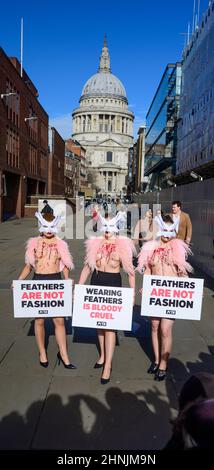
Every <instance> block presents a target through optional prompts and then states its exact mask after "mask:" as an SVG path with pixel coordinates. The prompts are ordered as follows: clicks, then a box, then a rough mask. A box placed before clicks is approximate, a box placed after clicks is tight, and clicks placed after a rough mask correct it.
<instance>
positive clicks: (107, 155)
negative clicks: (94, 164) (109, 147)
mask: <svg viewBox="0 0 214 470" xmlns="http://www.w3.org/2000/svg"><path fill="white" fill-rule="evenodd" d="M106 161H107V162H112V152H107V154H106Z"/></svg>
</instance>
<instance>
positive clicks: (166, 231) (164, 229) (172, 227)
mask: <svg viewBox="0 0 214 470" xmlns="http://www.w3.org/2000/svg"><path fill="white" fill-rule="evenodd" d="M154 220H155V222H156V224H157V225H158V227H159V229H160V230H159V231H158V232H157V233H156V237H157V238H159V237H165V238H174V237H176V235H177V233H178V225H179V220H176V221H175V222H173V223H172V224H167V223H165V222H164V221H163V219H162V216H161V215H160V214H158V215H156V216H155V218H154Z"/></svg>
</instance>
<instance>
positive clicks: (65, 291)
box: [13, 279, 72, 318]
mask: <svg viewBox="0 0 214 470" xmlns="http://www.w3.org/2000/svg"><path fill="white" fill-rule="evenodd" d="M13 304H14V317H15V318H24V317H26V318H34V317H35V318H40V317H42V318H43V317H45V318H46V317H69V316H71V309H72V280H71V279H68V280H60V281H56V280H51V281H50V280H47V281H45V280H42V281H34V280H30V281H28V280H27V281H26V280H25V281H13Z"/></svg>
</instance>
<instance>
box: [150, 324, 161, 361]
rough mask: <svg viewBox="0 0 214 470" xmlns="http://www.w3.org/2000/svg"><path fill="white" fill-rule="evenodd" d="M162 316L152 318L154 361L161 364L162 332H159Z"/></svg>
mask: <svg viewBox="0 0 214 470" xmlns="http://www.w3.org/2000/svg"><path fill="white" fill-rule="evenodd" d="M160 322H161V320H160V318H155V317H154V318H153V317H152V318H151V324H152V347H153V352H154V362H155V363H156V364H159V362H160V334H159V327H160Z"/></svg>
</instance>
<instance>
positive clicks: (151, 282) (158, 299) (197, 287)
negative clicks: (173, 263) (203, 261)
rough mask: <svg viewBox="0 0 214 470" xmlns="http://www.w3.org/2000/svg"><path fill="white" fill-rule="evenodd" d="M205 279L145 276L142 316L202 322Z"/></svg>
mask: <svg viewBox="0 0 214 470" xmlns="http://www.w3.org/2000/svg"><path fill="white" fill-rule="evenodd" d="M203 285H204V280H203V279H195V278H187V277H168V276H167V277H166V276H151V275H144V277H143V294H142V304H141V315H144V316H148V317H164V318H173V319H176V318H179V319H183V320H200V318H201V306H202V295H203Z"/></svg>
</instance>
